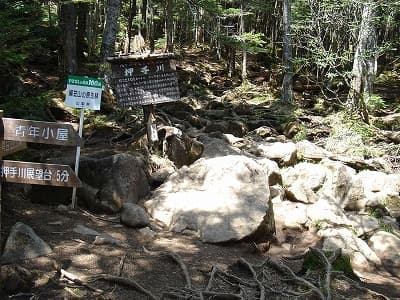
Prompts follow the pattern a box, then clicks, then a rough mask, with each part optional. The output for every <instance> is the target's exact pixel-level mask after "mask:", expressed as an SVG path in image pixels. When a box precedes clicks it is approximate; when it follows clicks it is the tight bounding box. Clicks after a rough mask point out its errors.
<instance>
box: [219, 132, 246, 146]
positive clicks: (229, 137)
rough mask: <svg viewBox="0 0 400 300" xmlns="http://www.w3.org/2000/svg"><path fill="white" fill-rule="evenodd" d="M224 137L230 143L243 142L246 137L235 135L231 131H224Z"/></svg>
mask: <svg viewBox="0 0 400 300" xmlns="http://www.w3.org/2000/svg"><path fill="white" fill-rule="evenodd" d="M223 139H224V140H225V141H226V142H227V143H228V144H229V145H234V144H236V143H240V142H243V141H244V139H243V138H238V137H236V136H234V135H233V134H230V133H224V134H223Z"/></svg>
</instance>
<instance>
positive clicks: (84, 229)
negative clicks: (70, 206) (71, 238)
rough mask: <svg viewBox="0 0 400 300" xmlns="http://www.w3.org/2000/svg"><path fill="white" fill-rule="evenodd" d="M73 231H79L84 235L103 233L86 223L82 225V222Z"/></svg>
mask: <svg viewBox="0 0 400 300" xmlns="http://www.w3.org/2000/svg"><path fill="white" fill-rule="evenodd" d="M72 231H73V232H76V233H79V234H82V235H92V236H97V235H101V233H99V232H97V231H96V230H94V229H91V228H89V227H86V226H84V225H80V224H78V225H76V226H75V227H74V228H73V229H72Z"/></svg>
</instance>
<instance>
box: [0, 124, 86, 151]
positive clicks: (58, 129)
mask: <svg viewBox="0 0 400 300" xmlns="http://www.w3.org/2000/svg"><path fill="white" fill-rule="evenodd" d="M2 121H3V132H2V133H3V139H5V140H11V141H21V142H31V143H42V144H51V145H61V146H75V145H80V144H81V138H80V137H79V135H78V133H77V132H76V131H75V130H74V128H73V127H72V125H71V124H69V123H53V122H43V121H32V120H21V119H10V118H3V119H2Z"/></svg>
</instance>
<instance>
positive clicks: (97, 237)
mask: <svg viewBox="0 0 400 300" xmlns="http://www.w3.org/2000/svg"><path fill="white" fill-rule="evenodd" d="M72 231H73V232H76V233H79V234H82V235H88V236H92V237H94V241H93V244H95V245H117V246H121V247H128V246H129V245H128V244H127V243H125V242H124V241H121V240H119V239H116V238H114V237H112V236H111V235H109V234H106V233H100V232H97V231H96V230H94V229H91V228H89V227H86V226H84V225H80V224H78V225H76V226H75V227H74V228H73V229H72Z"/></svg>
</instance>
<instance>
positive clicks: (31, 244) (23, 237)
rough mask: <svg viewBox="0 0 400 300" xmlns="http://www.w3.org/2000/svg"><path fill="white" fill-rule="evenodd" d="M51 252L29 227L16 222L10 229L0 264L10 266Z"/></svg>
mask: <svg viewBox="0 0 400 300" xmlns="http://www.w3.org/2000/svg"><path fill="white" fill-rule="evenodd" d="M51 252H52V250H51V248H50V246H49V245H48V244H47V243H46V242H44V241H43V240H42V239H41V238H40V237H39V236H38V235H37V234H36V233H35V232H34V230H33V229H32V228H31V227H30V226H28V225H26V224H24V223H21V222H18V223H16V224H15V225H14V226H13V227H12V228H11V231H10V235H9V236H8V238H7V241H6V245H5V247H4V252H3V255H2V256H1V260H0V261H1V264H10V263H15V262H17V261H20V260H24V259H32V258H35V257H39V256H43V255H47V254H49V253H51Z"/></svg>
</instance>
